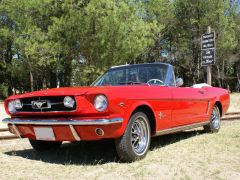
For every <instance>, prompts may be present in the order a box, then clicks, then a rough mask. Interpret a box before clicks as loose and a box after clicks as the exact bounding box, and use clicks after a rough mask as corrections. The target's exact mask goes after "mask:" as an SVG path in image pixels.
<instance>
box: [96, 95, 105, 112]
mask: <svg viewBox="0 0 240 180" xmlns="http://www.w3.org/2000/svg"><path fill="white" fill-rule="evenodd" d="M94 107H95V109H96V110H97V111H98V112H103V111H105V110H106V109H107V107H108V99H107V97H106V96H105V95H103V94H99V95H97V96H96V97H95V98H94Z"/></svg>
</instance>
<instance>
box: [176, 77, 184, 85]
mask: <svg viewBox="0 0 240 180" xmlns="http://www.w3.org/2000/svg"><path fill="white" fill-rule="evenodd" d="M182 85H183V79H182V78H177V80H176V86H177V87H181V86H182Z"/></svg>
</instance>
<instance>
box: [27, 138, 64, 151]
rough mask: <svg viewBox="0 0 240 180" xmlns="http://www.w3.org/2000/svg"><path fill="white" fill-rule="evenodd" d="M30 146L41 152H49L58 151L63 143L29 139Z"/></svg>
mask: <svg viewBox="0 0 240 180" xmlns="http://www.w3.org/2000/svg"><path fill="white" fill-rule="evenodd" d="M29 142H30V144H31V145H32V147H33V149H34V150H36V151H39V152H43V151H47V150H56V149H58V148H60V146H61V144H62V142H61V141H40V140H34V139H29Z"/></svg>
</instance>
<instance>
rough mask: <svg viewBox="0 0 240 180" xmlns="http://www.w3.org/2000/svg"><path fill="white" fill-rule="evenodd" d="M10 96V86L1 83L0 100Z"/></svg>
mask: <svg viewBox="0 0 240 180" xmlns="http://www.w3.org/2000/svg"><path fill="white" fill-rule="evenodd" d="M7 97H8V87H7V85H6V84H4V83H3V84H0V100H3V99H5V98H7Z"/></svg>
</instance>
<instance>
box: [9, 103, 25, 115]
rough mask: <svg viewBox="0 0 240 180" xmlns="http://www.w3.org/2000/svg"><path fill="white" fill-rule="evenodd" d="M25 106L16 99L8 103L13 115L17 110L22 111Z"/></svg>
mask: <svg viewBox="0 0 240 180" xmlns="http://www.w3.org/2000/svg"><path fill="white" fill-rule="evenodd" d="M22 107H23V104H22V102H21V100H20V99H15V100H12V101H9V102H8V111H9V112H10V113H11V114H14V113H16V111H17V109H22Z"/></svg>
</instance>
